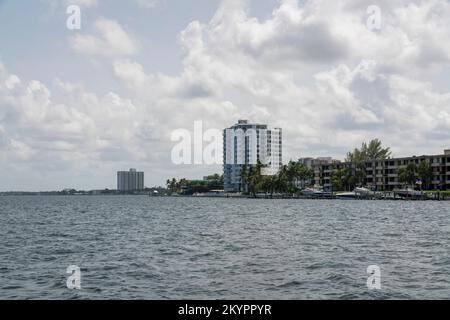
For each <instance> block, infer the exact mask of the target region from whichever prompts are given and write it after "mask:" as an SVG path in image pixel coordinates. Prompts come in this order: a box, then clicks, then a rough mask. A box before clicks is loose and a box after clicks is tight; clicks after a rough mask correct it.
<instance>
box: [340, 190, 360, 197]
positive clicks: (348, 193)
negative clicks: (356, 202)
mask: <svg viewBox="0 0 450 320" xmlns="http://www.w3.org/2000/svg"><path fill="white" fill-rule="evenodd" d="M336 198H338V199H356V198H358V194H357V193H356V192H355V191H353V192H341V193H337V194H336Z"/></svg>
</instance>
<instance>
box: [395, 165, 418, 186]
mask: <svg viewBox="0 0 450 320" xmlns="http://www.w3.org/2000/svg"><path fill="white" fill-rule="evenodd" d="M416 172H417V166H416V165H415V164H414V163H410V164H408V165H407V166H406V167H401V168H399V169H398V170H397V174H398V181H399V182H400V183H402V184H404V185H409V186H413V185H414V183H415V182H416Z"/></svg>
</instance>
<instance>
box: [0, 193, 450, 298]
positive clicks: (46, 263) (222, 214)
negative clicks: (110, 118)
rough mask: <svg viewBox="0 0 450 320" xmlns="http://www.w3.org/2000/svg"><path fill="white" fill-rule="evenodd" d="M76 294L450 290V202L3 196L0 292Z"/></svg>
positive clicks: (371, 294) (439, 293) (431, 293)
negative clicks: (75, 287)
mask: <svg viewBox="0 0 450 320" xmlns="http://www.w3.org/2000/svg"><path fill="white" fill-rule="evenodd" d="M69 265H78V266H80V267H81V272H82V278H81V286H82V289H81V290H79V291H71V290H68V289H67V287H66V279H67V278H66V277H67V276H68V275H67V274H66V273H65V272H66V268H67V267H68V266H69ZM369 265H379V266H380V267H381V272H382V274H381V276H382V288H381V290H379V291H369V290H368V289H367V285H366V281H367V277H368V275H367V274H366V269H367V267H368V266H369ZM68 298H69V299H112V298H119V299H422V298H423V299H432V298H441V299H449V298H450V203H449V202H398V201H397V202H389V201H339V200H329V201H328V200H324V201H317V200H250V199H195V198H149V197H134V196H128V197H127V196H124V197H107V196H105V197H0V299H68Z"/></svg>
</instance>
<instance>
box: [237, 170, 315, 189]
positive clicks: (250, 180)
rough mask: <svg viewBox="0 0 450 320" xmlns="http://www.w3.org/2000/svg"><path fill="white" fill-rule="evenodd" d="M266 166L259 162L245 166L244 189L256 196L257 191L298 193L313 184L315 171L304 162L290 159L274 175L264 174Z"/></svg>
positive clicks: (242, 174) (242, 175)
mask: <svg viewBox="0 0 450 320" xmlns="http://www.w3.org/2000/svg"><path fill="white" fill-rule="evenodd" d="M263 168H264V166H263V165H262V164H261V163H260V162H258V163H257V164H256V165H255V166H244V168H243V170H242V172H241V178H242V182H243V185H244V189H245V190H244V191H246V192H247V193H248V194H250V195H252V196H253V197H256V194H257V193H265V194H267V195H270V196H273V194H274V193H281V194H291V195H292V194H296V193H299V192H300V191H301V190H302V189H303V188H305V187H309V186H311V185H312V184H313V179H314V172H313V170H312V169H311V168H308V167H307V166H306V165H304V164H300V163H298V162H294V161H290V162H289V163H288V164H287V165H283V166H282V167H281V169H280V171H279V172H278V174H276V175H274V176H265V175H262V174H261V172H262V169H263Z"/></svg>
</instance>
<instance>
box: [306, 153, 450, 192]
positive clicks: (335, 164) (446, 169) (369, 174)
mask: <svg viewBox="0 0 450 320" xmlns="http://www.w3.org/2000/svg"><path fill="white" fill-rule="evenodd" d="M298 161H299V163H302V164H305V165H306V166H308V167H309V168H311V169H313V171H314V184H316V185H319V186H323V187H324V189H325V190H328V191H329V190H331V188H332V181H331V179H332V173H333V171H336V170H341V169H349V170H351V171H354V170H356V168H354V164H352V163H350V162H341V161H339V160H335V159H332V158H316V159H314V158H301V159H299V160H298ZM421 162H425V163H427V164H428V165H429V167H430V168H431V171H432V178H431V180H430V182H429V184H430V188H431V189H433V190H450V149H449V150H445V151H444V153H443V154H439V155H423V156H412V157H401V158H391V159H385V160H376V159H374V160H369V161H366V162H365V163H364V165H363V170H364V178H363V181H362V182H363V184H364V185H365V186H368V187H375V188H376V189H377V190H379V191H392V190H394V189H399V188H402V187H404V183H401V182H400V181H399V175H398V171H399V169H400V168H406V167H407V166H408V165H409V164H415V165H419V164H420V163H421Z"/></svg>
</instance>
